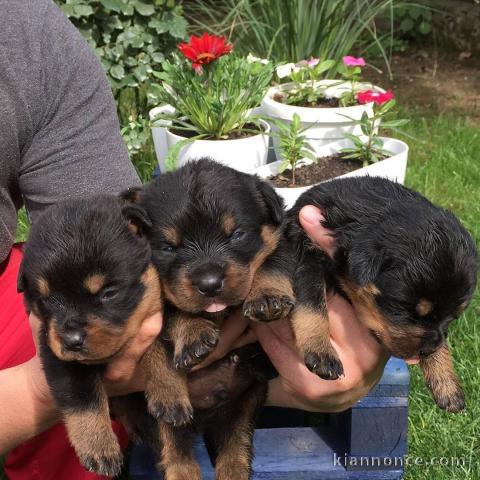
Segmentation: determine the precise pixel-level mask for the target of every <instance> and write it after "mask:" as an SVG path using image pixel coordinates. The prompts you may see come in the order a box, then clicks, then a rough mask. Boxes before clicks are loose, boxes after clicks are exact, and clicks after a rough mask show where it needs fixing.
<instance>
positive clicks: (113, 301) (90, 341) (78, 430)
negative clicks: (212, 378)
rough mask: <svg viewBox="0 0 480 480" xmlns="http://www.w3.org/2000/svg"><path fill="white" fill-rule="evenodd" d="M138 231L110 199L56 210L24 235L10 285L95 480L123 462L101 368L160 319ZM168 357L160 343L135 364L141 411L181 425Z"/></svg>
mask: <svg viewBox="0 0 480 480" xmlns="http://www.w3.org/2000/svg"><path fill="white" fill-rule="evenodd" d="M147 224H148V219H146V217H143V216H141V215H138V212H136V211H135V209H132V208H128V209H123V210H122V208H121V204H120V201H119V200H118V199H117V198H116V197H114V196H107V195H101V196H95V197H91V198H88V199H84V200H69V201H66V202H63V203H60V204H58V205H56V206H54V207H51V208H50V209H48V210H47V211H46V212H45V214H43V215H42V217H41V218H40V219H39V220H38V222H37V223H36V224H35V225H34V226H33V227H32V229H31V232H30V237H29V240H28V242H27V244H26V247H25V252H24V257H23V262H22V266H21V273H20V276H19V282H18V283H19V289H20V290H23V291H24V298H25V302H26V305H27V309H29V310H31V311H33V312H34V313H35V315H36V316H37V317H38V318H39V319H40V320H41V322H42V326H41V333H40V352H39V355H40V357H41V360H42V364H43V368H44V370H45V375H46V378H47V382H48V384H49V386H50V389H51V391H52V393H53V396H54V398H55V401H56V403H57V405H58V407H59V408H60V410H61V412H62V415H63V420H64V422H65V425H66V428H67V432H68V435H69V438H70V441H71V443H72V445H73V447H74V448H75V451H76V453H77V455H78V457H79V459H80V462H81V463H82V465H83V466H84V467H85V468H86V469H87V470H90V471H94V472H96V473H98V474H100V475H108V476H114V475H116V474H118V473H119V472H120V468H121V464H122V459H123V455H122V452H121V450H120V446H119V444H118V441H117V438H116V436H115V435H114V432H113V431H112V427H111V421H110V407H109V401H108V397H107V393H106V390H105V387H104V385H103V383H102V378H103V374H104V372H105V369H106V364H107V363H108V362H109V361H111V360H112V359H114V358H116V357H117V356H119V355H121V354H122V352H123V351H124V349H125V348H126V347H127V346H128V344H129V342H130V341H131V340H132V339H133V338H134V337H135V335H136V334H137V332H138V331H139V329H140V326H141V324H142V322H143V320H145V319H146V318H147V317H149V316H151V315H153V314H155V313H157V312H160V311H161V309H162V303H163V300H162V294H161V289H160V282H159V279H158V274H157V271H156V269H155V267H154V266H153V264H152V263H151V249H150V246H149V244H148V242H147V240H146V239H145V237H144V236H143V234H142V232H143V229H144V228H145V226H146V225H147ZM168 357H169V355H168V352H167V351H166V350H165V348H164V346H163V343H162V342H161V340H160V339H159V340H157V341H156V342H154V344H153V345H152V346H151V347H150V348H149V349H148V350H147V352H146V353H145V354H144V356H143V357H142V360H141V367H142V368H143V369H144V370H145V372H146V377H147V378H146V386H145V397H146V399H147V405H148V409H149V411H150V412H151V413H152V414H154V415H156V416H161V417H162V418H163V420H164V421H170V422H173V421H177V422H178V420H179V417H181V418H183V419H184V421H190V418H191V415H192V412H193V410H192V406H191V404H190V400H189V394H188V389H187V387H186V385H185V384H184V383H183V382H182V381H177V376H178V374H177V372H176V371H175V369H174V368H173V366H172V365H171V362H170V361H168ZM127 416H128V412H127Z"/></svg>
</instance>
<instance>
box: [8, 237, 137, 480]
mask: <svg viewBox="0 0 480 480" xmlns="http://www.w3.org/2000/svg"><path fill="white" fill-rule="evenodd" d="M21 260H22V252H21V247H20V246H14V247H13V249H12V251H11V253H10V255H9V257H8V258H7V260H6V261H5V262H4V263H3V264H1V265H0V305H1V306H2V307H1V309H0V370H2V369H6V368H10V367H14V366H16V365H19V364H21V363H24V362H26V361H27V360H30V358H32V357H33V356H34V355H35V347H34V344H33V340H32V332H31V330H30V324H29V323H28V317H27V314H26V312H25V308H24V305H23V298H22V295H21V294H19V293H17V275H18V267H19V265H20V262H21ZM0 388H1V387H0ZM113 428H114V431H115V432H116V433H117V436H118V438H119V441H120V444H121V445H122V447H125V446H126V444H127V442H128V438H127V436H126V433H125V430H124V429H123V427H122V426H121V425H120V424H119V423H117V422H113ZM5 472H6V474H7V476H8V478H9V479H10V480H93V479H100V478H107V477H100V476H98V475H95V474H93V473H89V472H87V471H85V470H84V469H83V467H82V466H81V465H80V463H79V461H78V459H77V456H76V455H75V452H74V450H73V448H72V447H71V445H70V443H69V441H68V437H67V433H66V431H65V427H64V425H63V424H58V425H56V426H55V427H53V428H51V429H50V430H47V431H46V432H43V433H42V434H40V435H38V436H37V437H35V438H32V439H31V440H29V441H28V442H26V443H24V444H23V445H20V446H19V447H17V448H16V449H15V450H13V451H12V452H11V453H10V454H9V455H8V457H7V459H6V462H5Z"/></svg>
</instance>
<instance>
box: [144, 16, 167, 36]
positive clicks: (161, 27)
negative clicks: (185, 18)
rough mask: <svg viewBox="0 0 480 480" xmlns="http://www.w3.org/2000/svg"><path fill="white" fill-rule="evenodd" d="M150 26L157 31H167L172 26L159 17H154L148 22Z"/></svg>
mask: <svg viewBox="0 0 480 480" xmlns="http://www.w3.org/2000/svg"><path fill="white" fill-rule="evenodd" d="M148 26H149V27H150V28H153V29H154V30H155V31H156V32H157V33H165V32H167V31H168V29H169V28H170V25H169V24H168V23H167V22H164V21H162V20H160V19H158V18H152V19H151V20H150V21H149V22H148Z"/></svg>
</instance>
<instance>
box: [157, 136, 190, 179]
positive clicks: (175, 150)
mask: <svg viewBox="0 0 480 480" xmlns="http://www.w3.org/2000/svg"><path fill="white" fill-rule="evenodd" d="M197 138H198V137H192V138H184V139H183V140H180V141H179V142H177V143H176V144H175V145H174V146H173V147H171V148H170V150H169V151H168V155H167V158H166V159H165V165H166V167H167V171H169V172H170V171H172V170H175V169H176V168H177V164H178V156H179V155H180V151H181V150H182V148H183V147H185V146H186V145H188V144H190V143H192V142H194V141H195V140H196V139H197Z"/></svg>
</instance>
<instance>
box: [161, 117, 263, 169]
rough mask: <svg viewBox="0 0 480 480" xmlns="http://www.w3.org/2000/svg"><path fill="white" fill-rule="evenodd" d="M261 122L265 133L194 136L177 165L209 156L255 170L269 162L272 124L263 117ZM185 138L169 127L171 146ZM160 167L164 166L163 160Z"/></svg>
mask: <svg viewBox="0 0 480 480" xmlns="http://www.w3.org/2000/svg"><path fill="white" fill-rule="evenodd" d="M259 123H260V124H261V125H262V127H263V128H264V129H265V133H260V134H258V135H253V136H251V137H245V138H239V139H236V140H194V141H193V142H192V143H189V144H187V145H185V146H184V147H183V148H182V149H181V150H180V154H179V156H178V166H179V167H180V166H182V165H184V164H185V163H186V162H188V161H189V160H195V159H198V158H201V157H209V158H211V159H212V160H215V161H216V162H219V163H222V164H223V165H227V166H228V167H231V168H235V169H236V170H239V171H241V172H245V173H252V172H253V171H254V170H255V169H256V168H258V167H260V166H262V165H265V164H266V163H267V154H268V139H269V137H268V133H269V132H270V125H268V123H267V122H264V121H263V120H259ZM183 139H184V137H181V136H179V135H176V134H175V133H173V132H171V131H170V129H168V128H167V129H166V140H167V147H168V149H170V148H172V147H173V146H174V145H175V144H176V143H178V142H180V141H181V140H183ZM159 163H160V162H159ZM160 168H161V169H162V164H161V163H160Z"/></svg>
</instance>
